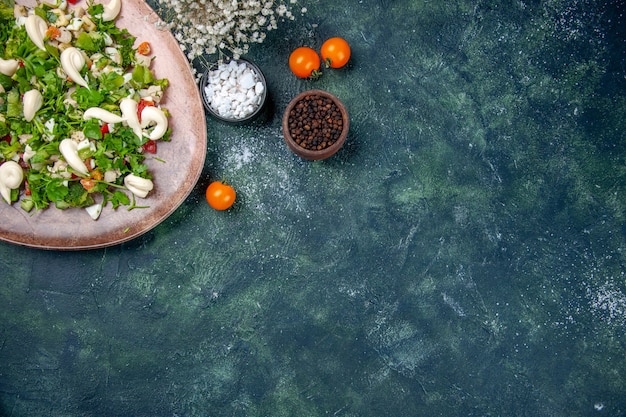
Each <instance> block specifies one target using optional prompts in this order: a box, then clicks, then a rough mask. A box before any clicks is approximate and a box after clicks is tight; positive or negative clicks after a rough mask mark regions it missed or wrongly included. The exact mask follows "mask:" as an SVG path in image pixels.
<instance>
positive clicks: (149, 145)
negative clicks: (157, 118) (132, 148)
mask: <svg viewBox="0 0 626 417" xmlns="http://www.w3.org/2000/svg"><path fill="white" fill-rule="evenodd" d="M142 148H143V150H144V151H146V152H148V153H156V152H157V143H156V140H149V141H147V142H146V143H144V144H143V146H142Z"/></svg>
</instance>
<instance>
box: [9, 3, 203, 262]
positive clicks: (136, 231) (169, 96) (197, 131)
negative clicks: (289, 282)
mask: <svg viewBox="0 0 626 417" xmlns="http://www.w3.org/2000/svg"><path fill="white" fill-rule="evenodd" d="M105 2H106V0H105V1H103V3H105ZM17 3H20V4H28V5H33V4H34V3H33V2H31V1H27V0H18V1H17ZM158 20H159V17H158V16H157V15H156V14H155V13H154V11H152V9H150V7H149V6H148V5H147V4H146V3H145V2H144V1H143V0H122V11H121V15H120V18H119V19H118V26H120V27H124V28H127V29H128V30H129V32H130V33H131V34H132V35H134V36H136V37H137V42H142V41H148V42H150V44H151V46H152V51H153V54H154V56H155V57H156V58H155V60H154V63H153V69H154V71H155V73H156V76H157V77H159V78H167V79H169V81H170V87H169V88H168V90H167V92H166V96H165V101H164V102H163V105H164V106H165V107H167V109H168V110H169V111H170V113H171V117H170V126H171V128H172V141H171V142H169V143H165V142H162V143H159V147H158V153H157V156H158V157H159V158H160V159H162V160H164V161H165V162H159V161H157V160H150V161H148V162H147V164H148V166H149V169H150V171H151V172H152V174H153V178H154V185H155V188H154V190H153V191H152V192H151V193H150V195H149V196H148V198H146V199H144V200H139V202H138V204H142V205H144V203H145V205H149V206H150V208H147V209H134V210H131V211H128V210H127V209H126V208H124V207H120V208H119V209H118V210H117V211H113V209H111V207H110V206H109V207H106V208H105V209H104V210H103V212H102V214H101V215H100V218H99V219H98V220H97V221H94V220H92V219H91V218H90V217H89V215H88V214H87V212H85V210H83V209H68V210H58V209H56V208H54V207H51V208H49V209H46V210H43V211H38V212H31V213H26V212H24V211H23V210H22V209H21V208H20V207H19V206H20V205H19V202H18V203H13V205H12V206H9V205H8V204H6V202H4V201H0V239H1V240H4V241H6V242H10V243H15V244H18V245H23V246H30V247H36V248H43V249H59V250H81V249H93V248H101V247H105V246H111V245H115V244H119V243H122V242H125V241H128V240H130V239H133V238H135V237H137V236H139V235H141V234H143V233H145V232H147V231H149V230H150V229H152V228H153V227H155V226H156V225H158V224H159V223H160V222H162V221H163V220H165V219H166V218H167V217H168V216H169V215H170V214H171V213H172V212H174V210H176V208H178V206H179V205H180V204H181V203H182V202H183V201H184V200H185V198H187V196H188V195H189V193H190V192H191V190H192V189H193V187H194V186H195V184H196V182H197V181H198V178H199V177H200V173H201V171H202V168H203V166H204V158H205V156H206V121H205V118H204V110H203V107H202V101H201V100H200V93H199V91H198V88H197V86H196V83H195V80H194V77H193V75H192V73H191V70H190V68H189V64H188V61H187V60H186V58H185V56H184V55H183V54H182V52H181V51H180V49H179V47H178V45H177V43H176V41H175V39H174V37H173V36H172V35H171V34H170V33H169V32H168V31H166V30H161V29H157V28H156V27H155V25H154V23H155V22H156V21H158Z"/></svg>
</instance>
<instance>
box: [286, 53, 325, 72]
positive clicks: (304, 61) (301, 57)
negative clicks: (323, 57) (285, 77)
mask: <svg viewBox="0 0 626 417" xmlns="http://www.w3.org/2000/svg"><path fill="white" fill-rule="evenodd" d="M289 68H290V69H291V72H293V73H294V74H295V75H296V76H297V77H300V78H315V77H317V76H319V74H320V72H319V69H320V57H319V55H318V54H317V52H315V50H314V49H313V48H309V47H308V46H301V47H299V48H296V49H294V51H293V52H292V53H291V55H290V56H289Z"/></svg>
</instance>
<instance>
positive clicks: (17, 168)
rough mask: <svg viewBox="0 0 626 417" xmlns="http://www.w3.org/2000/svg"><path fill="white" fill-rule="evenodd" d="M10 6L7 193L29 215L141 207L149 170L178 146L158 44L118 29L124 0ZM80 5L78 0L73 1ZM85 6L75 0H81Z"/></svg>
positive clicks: (0, 152)
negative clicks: (159, 73)
mask: <svg viewBox="0 0 626 417" xmlns="http://www.w3.org/2000/svg"><path fill="white" fill-rule="evenodd" d="M7 1H8V0H0V57H1V59H0V194H1V196H2V199H3V200H4V202H0V204H5V203H8V204H12V203H13V202H17V201H19V204H20V206H21V208H22V209H24V210H25V211H31V210H33V209H35V210H40V209H45V208H48V207H49V206H50V205H54V206H55V207H56V208H58V209H65V208H69V207H83V208H86V209H87V212H88V213H89V215H90V216H91V217H92V218H94V219H97V218H98V216H99V215H100V213H101V211H102V207H104V206H107V205H108V204H110V205H111V206H112V208H114V209H116V208H118V207H119V206H127V207H128V209H132V208H136V207H140V206H138V205H137V203H136V198H145V197H147V196H148V194H149V193H150V191H151V190H152V189H153V182H152V178H151V175H150V172H149V171H148V167H147V165H146V164H145V162H146V157H147V155H148V154H152V153H156V151H157V143H158V141H169V140H170V133H171V132H170V128H169V127H168V116H169V114H168V112H167V109H165V108H163V107H161V105H160V101H161V98H162V97H163V94H164V92H165V89H166V88H167V86H168V80H167V79H157V78H156V76H155V75H154V73H153V72H152V70H151V69H150V63H151V58H150V56H149V54H150V47H149V44H148V43H147V42H142V43H141V44H140V47H139V50H138V49H137V48H135V47H134V46H133V45H134V44H135V40H136V38H135V37H134V36H132V35H131V34H130V33H129V32H128V31H127V30H126V29H121V28H118V27H117V26H116V24H115V18H116V17H117V15H118V13H119V11H120V1H121V0H111V1H110V2H109V3H107V4H106V5H103V4H95V3H87V4H85V5H84V7H83V6H80V5H68V4H67V2H66V0H48V1H55V3H46V2H42V3H39V4H37V6H35V7H34V8H26V7H24V6H20V5H13V4H7V3H6V2H7ZM69 1H72V0H69ZM74 1H75V0H74Z"/></svg>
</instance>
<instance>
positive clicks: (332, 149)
mask: <svg viewBox="0 0 626 417" xmlns="http://www.w3.org/2000/svg"><path fill="white" fill-rule="evenodd" d="M307 96H318V97H325V98H328V99H330V100H332V102H333V103H334V104H335V106H337V108H338V109H339V112H340V113H341V119H342V130H341V134H340V135H339V137H338V138H337V140H336V141H335V142H334V143H333V144H331V145H330V146H327V147H325V148H323V149H320V150H312V149H306V148H305V147H303V146H300V145H299V144H298V143H297V142H296V141H295V139H294V138H293V137H292V134H291V132H290V129H289V113H290V112H291V110H292V109H293V108H294V107H295V106H296V105H297V104H298V103H299V102H300V101H303V100H304V99H305V97H307ZM349 129H350V118H349V117H348V111H347V110H346V107H345V106H344V105H343V103H342V102H341V101H340V100H339V99H338V98H337V97H335V96H334V95H333V94H331V93H329V92H327V91H323V90H308V91H305V92H303V93H300V94H298V95H297V96H295V97H294V98H293V99H292V100H291V101H290V102H289V104H288V105H287V108H286V109H285V113H283V136H284V138H285V143H286V144H287V147H289V149H291V151H292V152H293V153H295V154H296V155H298V156H299V157H301V158H303V159H308V160H311V161H315V160H320V159H326V158H329V157H331V156H333V155H334V154H336V153H337V151H338V150H339V149H341V147H342V146H343V144H344V142H345V141H346V137H347V136H348V130H349Z"/></svg>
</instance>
